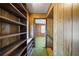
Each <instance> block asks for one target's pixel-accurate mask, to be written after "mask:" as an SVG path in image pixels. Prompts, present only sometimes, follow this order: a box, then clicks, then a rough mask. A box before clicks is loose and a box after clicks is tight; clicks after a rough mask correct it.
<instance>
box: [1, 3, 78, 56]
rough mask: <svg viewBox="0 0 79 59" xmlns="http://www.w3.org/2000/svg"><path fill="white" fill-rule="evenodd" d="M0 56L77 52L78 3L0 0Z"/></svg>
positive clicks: (59, 54) (73, 54)
mask: <svg viewBox="0 0 79 59" xmlns="http://www.w3.org/2000/svg"><path fill="white" fill-rule="evenodd" d="M0 56H79V3H2V4H1V3H0Z"/></svg>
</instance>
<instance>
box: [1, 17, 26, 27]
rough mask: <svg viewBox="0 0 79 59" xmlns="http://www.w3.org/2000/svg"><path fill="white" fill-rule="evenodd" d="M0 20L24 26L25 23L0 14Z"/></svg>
mask: <svg viewBox="0 0 79 59" xmlns="http://www.w3.org/2000/svg"><path fill="white" fill-rule="evenodd" d="M0 21H2V22H7V23H11V24H15V25H22V26H26V24H23V23H21V22H18V21H14V20H11V19H9V18H6V17H3V16H0Z"/></svg>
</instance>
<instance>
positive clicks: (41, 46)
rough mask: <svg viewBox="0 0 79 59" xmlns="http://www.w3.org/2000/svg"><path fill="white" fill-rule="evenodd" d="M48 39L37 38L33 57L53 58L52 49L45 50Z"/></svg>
mask: <svg viewBox="0 0 79 59" xmlns="http://www.w3.org/2000/svg"><path fill="white" fill-rule="evenodd" d="M45 45H46V38H45V37H36V38H35V48H33V52H32V56H52V50H51V48H47V49H46V48H45Z"/></svg>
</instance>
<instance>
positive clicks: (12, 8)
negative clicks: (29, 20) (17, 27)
mask: <svg viewBox="0 0 79 59" xmlns="http://www.w3.org/2000/svg"><path fill="white" fill-rule="evenodd" d="M6 6H7V7H6ZM0 8H3V9H4V10H6V11H8V12H10V13H12V14H14V15H15V16H17V17H21V18H24V19H26V16H24V15H23V14H22V13H21V12H20V11H19V10H18V9H17V8H16V7H15V6H14V5H13V4H12V3H6V4H5V3H2V4H0Z"/></svg>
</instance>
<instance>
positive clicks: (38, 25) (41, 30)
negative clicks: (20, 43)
mask: <svg viewBox="0 0 79 59" xmlns="http://www.w3.org/2000/svg"><path fill="white" fill-rule="evenodd" d="M35 47H36V48H44V47H46V19H39V18H36V19H35Z"/></svg>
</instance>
